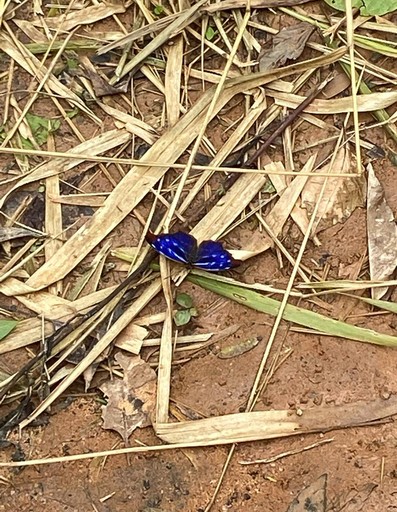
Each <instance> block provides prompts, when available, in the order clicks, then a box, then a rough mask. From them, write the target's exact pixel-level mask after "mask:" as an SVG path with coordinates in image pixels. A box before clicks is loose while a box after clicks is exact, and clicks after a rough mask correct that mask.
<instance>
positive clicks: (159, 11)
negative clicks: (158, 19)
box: [153, 5, 164, 16]
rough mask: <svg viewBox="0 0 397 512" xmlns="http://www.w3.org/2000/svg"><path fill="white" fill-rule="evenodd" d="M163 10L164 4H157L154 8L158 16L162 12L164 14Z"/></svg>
mask: <svg viewBox="0 0 397 512" xmlns="http://www.w3.org/2000/svg"><path fill="white" fill-rule="evenodd" d="M163 12H164V7H163V6H162V5H156V7H155V8H154V9H153V13H154V14H155V15H156V16H160V14H163Z"/></svg>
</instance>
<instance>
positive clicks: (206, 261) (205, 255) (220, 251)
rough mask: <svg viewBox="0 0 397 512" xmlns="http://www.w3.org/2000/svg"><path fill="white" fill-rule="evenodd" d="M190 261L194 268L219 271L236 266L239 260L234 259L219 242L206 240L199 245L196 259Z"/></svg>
mask: <svg viewBox="0 0 397 512" xmlns="http://www.w3.org/2000/svg"><path fill="white" fill-rule="evenodd" d="M192 263H193V265H194V266H195V267H196V268H201V269H203V270H208V271H210V272H219V271H221V270H229V269H230V268H233V267H237V266H238V265H239V264H240V261H238V260H235V259H234V258H233V256H232V255H231V254H230V252H229V251H227V250H226V249H224V248H223V246H222V244H221V242H214V241H212V240H208V241H205V242H202V243H201V244H200V245H199V247H198V250H197V256H196V259H195V260H194V261H193V262H192Z"/></svg>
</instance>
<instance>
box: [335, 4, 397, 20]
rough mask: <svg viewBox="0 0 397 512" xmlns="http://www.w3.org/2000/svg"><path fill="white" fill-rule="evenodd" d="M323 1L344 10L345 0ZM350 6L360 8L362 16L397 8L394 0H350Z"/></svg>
mask: <svg viewBox="0 0 397 512" xmlns="http://www.w3.org/2000/svg"><path fill="white" fill-rule="evenodd" d="M325 2H326V3H327V4H328V5H330V6H331V7H333V8H334V9H337V10H338V11H343V12H345V11H346V3H345V0H325ZM352 7H357V8H359V9H360V14H361V15H362V16H375V15H376V16H382V15H383V14H386V13H388V12H392V11H394V10H396V9H397V1H396V0H352Z"/></svg>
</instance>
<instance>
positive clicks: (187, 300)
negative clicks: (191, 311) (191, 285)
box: [175, 293, 193, 308]
mask: <svg viewBox="0 0 397 512" xmlns="http://www.w3.org/2000/svg"><path fill="white" fill-rule="evenodd" d="M175 300H176V303H177V304H179V306H182V307H183V308H191V307H192V306H193V299H192V298H191V296H190V295H188V294H187V293H177V295H176V299H175Z"/></svg>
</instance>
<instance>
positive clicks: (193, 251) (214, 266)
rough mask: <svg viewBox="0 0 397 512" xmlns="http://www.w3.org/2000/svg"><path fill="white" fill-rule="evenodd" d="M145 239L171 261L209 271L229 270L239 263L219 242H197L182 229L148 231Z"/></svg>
mask: <svg viewBox="0 0 397 512" xmlns="http://www.w3.org/2000/svg"><path fill="white" fill-rule="evenodd" d="M146 241H147V242H148V243H149V244H150V245H151V246H152V247H153V249H155V250H156V251H157V252H159V253H160V254H162V255H163V256H165V257H166V258H169V259H170V260H172V261H176V262H178V263H184V264H185V265H189V266H190V267H195V268H200V269H203V270H209V271H210V272H218V271H220V270H229V269H230V268H234V267H237V266H238V265H240V263H241V261H239V260H236V259H234V258H233V256H232V255H231V254H230V252H229V251H227V250H226V249H224V248H223V246H222V244H221V242H214V241H212V240H206V241H205V242H201V244H198V243H197V240H196V239H195V238H194V236H192V235H189V234H188V233H183V232H182V231H179V232H177V233H163V234H162V235H155V234H154V233H152V232H151V231H149V232H148V233H147V235H146Z"/></svg>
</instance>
